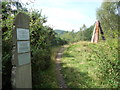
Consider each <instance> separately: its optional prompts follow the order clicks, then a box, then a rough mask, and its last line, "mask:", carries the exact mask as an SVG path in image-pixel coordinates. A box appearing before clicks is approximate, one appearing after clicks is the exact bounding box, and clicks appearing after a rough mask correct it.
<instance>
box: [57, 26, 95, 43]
mask: <svg viewBox="0 0 120 90" xmlns="http://www.w3.org/2000/svg"><path fill="white" fill-rule="evenodd" d="M93 28H94V26H93V25H92V26H90V27H89V28H87V27H86V26H85V24H84V25H83V26H82V27H81V28H80V30H79V31H78V32H74V31H71V32H65V33H63V34H60V35H59V37H61V38H62V39H64V40H66V41H67V42H69V43H73V42H78V41H90V40H91V37H92V31H93Z"/></svg>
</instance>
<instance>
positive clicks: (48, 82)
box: [34, 47, 60, 88]
mask: <svg viewBox="0 0 120 90" xmlns="http://www.w3.org/2000/svg"><path fill="white" fill-rule="evenodd" d="M59 49H60V47H52V48H51V61H50V64H51V65H50V67H49V68H48V69H47V70H44V71H39V72H38V73H37V75H36V76H37V77H38V82H39V84H36V85H34V88H59V86H58V83H57V76H56V66H55V65H56V64H55V58H56V54H57V52H58V50H59Z"/></svg>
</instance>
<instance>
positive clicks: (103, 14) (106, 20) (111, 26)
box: [96, 2, 118, 38]
mask: <svg viewBox="0 0 120 90" xmlns="http://www.w3.org/2000/svg"><path fill="white" fill-rule="evenodd" d="M117 4H118V2H103V3H102V5H101V7H100V8H99V9H98V10H97V12H96V16H97V19H98V20H99V21H100V22H101V25H102V28H103V30H104V32H105V35H106V36H108V37H112V38H114V37H116V35H117V33H118V31H117V30H118V14H117V13H116V12H117Z"/></svg>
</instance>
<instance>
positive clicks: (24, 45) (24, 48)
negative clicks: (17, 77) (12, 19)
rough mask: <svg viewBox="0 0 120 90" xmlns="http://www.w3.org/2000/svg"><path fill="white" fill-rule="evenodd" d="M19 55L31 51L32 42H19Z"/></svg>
mask: <svg viewBox="0 0 120 90" xmlns="http://www.w3.org/2000/svg"><path fill="white" fill-rule="evenodd" d="M17 48H18V53H24V52H29V51H30V41H18V42H17Z"/></svg>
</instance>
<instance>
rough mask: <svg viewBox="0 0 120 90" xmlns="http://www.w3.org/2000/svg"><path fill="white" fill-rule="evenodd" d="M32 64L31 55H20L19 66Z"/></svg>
mask: <svg viewBox="0 0 120 90" xmlns="http://www.w3.org/2000/svg"><path fill="white" fill-rule="evenodd" d="M28 63H30V53H23V54H18V65H24V64H28Z"/></svg>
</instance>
